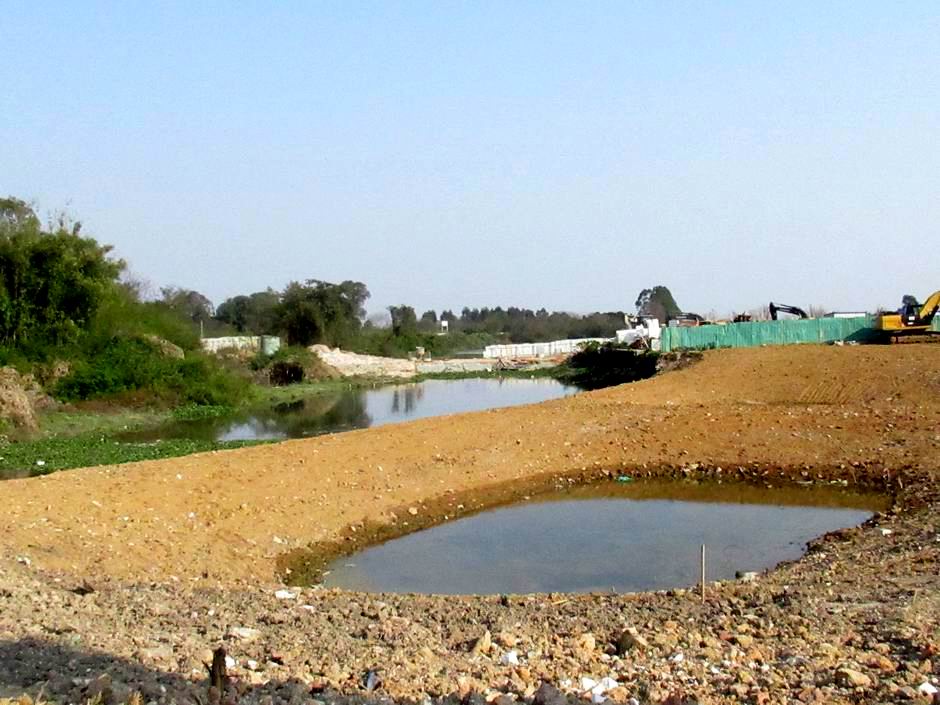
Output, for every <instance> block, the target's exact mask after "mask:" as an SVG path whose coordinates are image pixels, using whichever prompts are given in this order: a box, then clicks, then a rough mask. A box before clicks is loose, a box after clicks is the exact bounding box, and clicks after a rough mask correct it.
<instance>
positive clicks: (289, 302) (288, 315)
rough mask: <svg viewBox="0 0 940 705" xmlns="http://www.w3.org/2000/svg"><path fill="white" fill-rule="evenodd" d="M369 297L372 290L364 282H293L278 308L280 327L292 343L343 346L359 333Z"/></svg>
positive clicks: (313, 280)
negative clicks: (364, 305)
mask: <svg viewBox="0 0 940 705" xmlns="http://www.w3.org/2000/svg"><path fill="white" fill-rule="evenodd" d="M368 297H369V290H368V289H367V288H366V285H365V284H363V283H361V282H354V281H344V282H342V283H340V284H331V283H330V282H325V281H320V280H317V279H308V280H307V281H306V283H304V284H301V283H299V282H291V283H290V284H288V286H287V288H286V289H284V293H283V294H282V295H281V301H280V304H279V305H278V307H277V319H278V327H279V329H280V330H281V331H282V332H283V333H284V334H285V335H286V337H287V342H288V343H289V344H290V345H304V346H306V345H311V344H313V343H325V344H327V345H333V346H342V345H344V344H346V343H348V342H350V341H352V340H354V339H355V337H356V336H357V335H358V333H359V330H360V329H361V327H362V317H363V316H365V309H364V308H363V304H364V303H365V301H366V299H367V298H368Z"/></svg>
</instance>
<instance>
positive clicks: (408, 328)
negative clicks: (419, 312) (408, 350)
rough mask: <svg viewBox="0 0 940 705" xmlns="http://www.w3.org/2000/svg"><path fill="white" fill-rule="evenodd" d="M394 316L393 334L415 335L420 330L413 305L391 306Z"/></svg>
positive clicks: (390, 310)
mask: <svg viewBox="0 0 940 705" xmlns="http://www.w3.org/2000/svg"><path fill="white" fill-rule="evenodd" d="M388 313H389V315H390V316H391V317H392V335H394V336H396V337H405V336H414V335H415V334H416V333H417V332H418V319H417V317H416V316H415V310H414V309H413V308H412V307H411V306H405V305H404V304H402V305H401V306H389V307H388Z"/></svg>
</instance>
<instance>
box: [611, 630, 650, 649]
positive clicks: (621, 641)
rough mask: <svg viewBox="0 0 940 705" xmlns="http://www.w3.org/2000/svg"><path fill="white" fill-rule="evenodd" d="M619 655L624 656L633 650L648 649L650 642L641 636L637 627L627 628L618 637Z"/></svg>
mask: <svg viewBox="0 0 940 705" xmlns="http://www.w3.org/2000/svg"><path fill="white" fill-rule="evenodd" d="M616 646H617V655H618V656H624V655H625V654H627V653H629V652H630V651H632V650H633V649H648V648H649V642H648V641H647V640H646V639H645V638H643V636H641V635H640V633H639V632H638V631H637V630H636V628H635V627H627V628H626V629H624V630H623V632H621V634H620V636H619V637H617V644H616Z"/></svg>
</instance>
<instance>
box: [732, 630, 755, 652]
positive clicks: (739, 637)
mask: <svg viewBox="0 0 940 705" xmlns="http://www.w3.org/2000/svg"><path fill="white" fill-rule="evenodd" d="M734 641H735V643H736V644H737V645H738V646H740V647H741V648H742V649H747V648H750V646H751V645H752V644H753V643H754V637H752V636H751V635H750V634H735V635H734Z"/></svg>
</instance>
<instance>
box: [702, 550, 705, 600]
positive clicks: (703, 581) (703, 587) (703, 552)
mask: <svg viewBox="0 0 940 705" xmlns="http://www.w3.org/2000/svg"><path fill="white" fill-rule="evenodd" d="M702 604H705V544H704V543H703V544H702Z"/></svg>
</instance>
